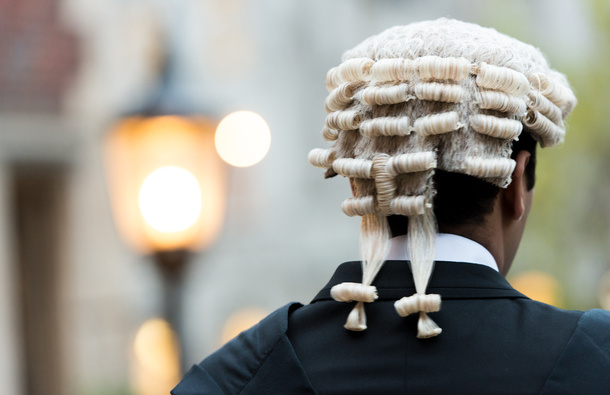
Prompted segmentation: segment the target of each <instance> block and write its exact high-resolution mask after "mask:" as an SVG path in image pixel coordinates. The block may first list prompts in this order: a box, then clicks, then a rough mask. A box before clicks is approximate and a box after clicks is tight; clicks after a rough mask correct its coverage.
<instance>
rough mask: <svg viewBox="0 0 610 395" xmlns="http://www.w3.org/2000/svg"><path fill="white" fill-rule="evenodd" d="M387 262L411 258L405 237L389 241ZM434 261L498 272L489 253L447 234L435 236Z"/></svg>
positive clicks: (473, 243) (472, 242) (461, 238)
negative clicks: (474, 265)
mask: <svg viewBox="0 0 610 395" xmlns="http://www.w3.org/2000/svg"><path fill="white" fill-rule="evenodd" d="M390 243H391V244H390V251H389V253H388V256H387V257H386V259H387V260H397V261H408V260H409V259H410V257H411V254H410V253H409V249H408V246H407V236H398V237H393V238H392V239H390ZM434 260H435V261H445V262H466V263H476V264H479V265H484V266H487V267H490V268H492V269H494V270H495V271H499V270H498V264H497V263H496V260H495V259H494V257H493V256H492V255H491V253H490V252H489V251H488V250H487V249H486V248H485V247H483V246H482V245H480V244H479V243H477V242H476V241H472V240H470V239H467V238H465V237H462V236H458V235H452V234H449V233H439V234H437V235H436V251H435V254H434Z"/></svg>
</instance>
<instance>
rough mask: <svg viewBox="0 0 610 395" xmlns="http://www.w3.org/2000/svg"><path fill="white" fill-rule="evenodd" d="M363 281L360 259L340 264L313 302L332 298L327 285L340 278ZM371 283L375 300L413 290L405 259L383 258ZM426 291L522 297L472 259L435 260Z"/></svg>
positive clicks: (458, 295) (460, 295) (447, 294)
mask: <svg viewBox="0 0 610 395" xmlns="http://www.w3.org/2000/svg"><path fill="white" fill-rule="evenodd" d="M361 281H362V267H361V264H360V262H359V261H355V262H346V263H343V264H341V265H340V266H339V267H338V268H337V270H336V271H335V274H334V275H333V276H332V278H331V279H330V281H329V282H328V284H326V286H325V287H324V288H323V289H322V290H321V291H320V292H319V293H318V294H317V295H316V297H315V298H314V299H313V301H312V303H314V302H317V301H322V300H332V298H331V296H330V289H331V288H332V287H333V286H334V285H337V284H340V283H342V282H356V283H359V282H361ZM373 285H375V286H376V287H377V293H378V295H379V299H378V300H398V299H400V298H402V297H403V296H408V295H411V294H413V293H415V284H414V283H413V275H412V274H411V266H410V262H408V261H392V260H390V261H386V262H385V263H384V265H383V267H382V268H381V270H380V271H379V274H377V277H376V278H375V281H373ZM426 293H428V294H433V293H437V294H440V295H441V298H442V299H495V298H524V299H527V296H525V295H523V294H522V293H520V292H518V291H516V290H515V289H514V288H513V287H511V286H510V284H509V283H508V282H507V281H506V279H504V277H502V275H501V274H499V273H498V272H496V271H495V270H493V269H491V268H489V267H486V266H482V265H473V264H471V263H460V262H435V267H434V271H433V272H432V276H431V278H430V283H429V285H428V288H427V290H426Z"/></svg>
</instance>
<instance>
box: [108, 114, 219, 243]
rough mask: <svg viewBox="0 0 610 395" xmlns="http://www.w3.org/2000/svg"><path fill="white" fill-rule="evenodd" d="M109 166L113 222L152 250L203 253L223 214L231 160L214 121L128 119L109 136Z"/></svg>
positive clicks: (128, 238)
mask: <svg viewBox="0 0 610 395" xmlns="http://www.w3.org/2000/svg"><path fill="white" fill-rule="evenodd" d="M105 148H106V150H105V154H106V168H107V175H108V181H109V192H110V197H111V202H112V206H113V214H114V217H115V222H116V225H117V228H118V230H119V232H120V234H121V235H122V236H123V238H124V239H125V240H126V241H127V242H128V243H129V244H130V245H132V246H133V247H135V248H137V249H138V250H140V251H142V252H144V253H147V252H152V251H163V250H173V249H190V250H197V249H199V248H203V247H205V246H206V245H208V244H209V243H211V242H212V241H213V240H214V239H215V237H216V236H217V235H218V233H219V231H220V228H221V226H222V223H223V219H224V212H225V201H226V175H225V172H226V165H225V164H224V162H223V161H222V160H221V159H220V157H219V156H218V154H217V152H216V149H215V147H214V125H212V124H211V123H210V122H208V121H206V120H203V119H197V120H192V119H187V118H181V117H177V116H160V117H153V118H129V119H126V120H124V121H122V122H121V123H120V124H119V125H117V127H116V128H115V129H114V130H113V131H112V133H110V134H109V135H108V139H107V141H106V147H105Z"/></svg>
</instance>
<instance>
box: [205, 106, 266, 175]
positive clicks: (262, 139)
mask: <svg viewBox="0 0 610 395" xmlns="http://www.w3.org/2000/svg"><path fill="white" fill-rule="evenodd" d="M215 142H216V150H217V151H218V154H219V155H220V157H221V158H222V159H223V160H224V161H225V162H227V163H228V164H230V165H232V166H236V167H248V166H252V165H255V164H257V163H258V162H260V161H261V160H262V159H263V158H264V157H265V155H267V152H269V147H270V146H271V131H270V130H269V125H267V122H265V120H264V119H263V117H261V116H260V115H258V114H257V113H255V112H252V111H236V112H233V113H231V114H229V115H227V116H226V117H225V118H224V119H223V120H222V121H220V124H219V125H218V128H217V129H216V139H215Z"/></svg>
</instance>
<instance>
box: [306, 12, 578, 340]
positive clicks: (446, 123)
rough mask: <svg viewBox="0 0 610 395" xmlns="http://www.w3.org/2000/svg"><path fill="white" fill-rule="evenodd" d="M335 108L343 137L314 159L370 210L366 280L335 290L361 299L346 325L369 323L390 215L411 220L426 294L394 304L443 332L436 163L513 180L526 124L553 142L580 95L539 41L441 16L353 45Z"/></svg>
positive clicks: (351, 202) (350, 204)
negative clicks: (431, 282) (514, 150)
mask: <svg viewBox="0 0 610 395" xmlns="http://www.w3.org/2000/svg"><path fill="white" fill-rule="evenodd" d="M326 86H327V88H328V91H329V92H330V94H329V95H328V98H327V99H326V102H325V108H326V111H327V112H328V113H329V114H328V116H327V118H326V124H325V126H324V128H323V131H322V135H323V137H324V139H325V140H327V141H331V142H333V145H332V146H331V147H330V148H328V149H314V150H312V151H311V152H310V154H309V161H310V162H311V163H312V164H313V165H314V166H317V167H321V168H325V169H326V177H327V178H328V177H332V176H335V175H337V174H339V175H341V176H344V177H349V178H350V179H351V180H352V184H353V187H354V188H353V189H354V196H353V197H351V198H348V199H346V200H345V201H344V202H343V204H342V205H341V209H342V210H343V212H344V213H345V214H347V215H349V216H361V217H362V227H361V239H360V245H361V254H362V265H363V278H362V283H343V284H339V285H337V286H336V287H335V288H333V290H332V292H331V294H332V296H333V298H334V299H336V300H337V301H341V302H357V303H356V305H355V307H354V309H353V310H352V312H351V313H350V314H349V316H348V318H347V322H346V324H345V328H347V329H349V330H356V331H360V330H365V329H366V316H365V310H364V303H372V302H373V301H374V300H375V299H376V297H377V294H376V289H375V287H374V286H373V285H372V283H373V280H374V279H375V276H376V275H377V273H378V271H379V269H380V268H381V266H382V265H383V262H384V259H385V256H386V254H387V252H388V249H389V244H390V243H389V239H390V237H391V235H390V230H389V226H388V221H387V216H388V215H403V216H407V217H408V218H409V221H408V222H409V228H408V240H409V241H408V243H409V249H410V251H411V268H412V272H413V277H414V281H415V287H416V294H414V295H411V296H408V295H405V297H404V298H402V299H400V300H398V301H397V302H396V304H395V307H396V310H397V313H398V314H399V315H401V316H406V315H408V314H414V313H419V323H418V335H417V336H418V337H420V338H427V337H432V336H436V335H438V334H439V333H441V329H440V328H439V327H438V326H437V325H436V324H435V323H434V321H433V320H432V319H431V318H430V317H429V316H428V314H427V313H431V312H436V311H439V310H440V305H441V300H440V296H439V295H427V294H426V287H427V284H428V279H429V278H430V275H431V273H432V270H433V265H434V262H433V258H434V246H435V241H436V232H437V230H436V229H437V225H436V219H435V217H434V213H433V207H432V202H433V198H434V195H435V187H434V184H433V178H432V176H433V174H434V171H435V169H440V170H445V171H448V172H457V173H463V174H467V175H470V176H474V177H478V178H480V179H483V180H485V181H487V182H490V183H492V184H494V185H497V186H499V187H502V188H504V187H506V186H507V185H508V184H510V181H511V174H512V172H513V170H514V167H515V161H514V160H512V159H511V144H512V142H513V140H517V139H518V138H519V135H520V134H521V133H522V131H523V129H524V127H525V128H526V130H527V131H528V132H529V133H531V135H532V136H533V138H534V139H535V140H536V141H538V143H539V144H540V145H541V146H542V147H550V146H554V145H557V144H559V143H560V142H562V141H563V138H564V134H565V127H564V123H563V120H564V119H565V117H566V116H567V115H568V114H569V113H570V112H571V111H572V109H573V108H574V106H575V104H576V98H575V96H574V94H573V93H572V90H571V89H570V86H569V84H568V82H567V80H566V78H565V77H564V76H563V75H562V74H560V73H558V72H556V71H554V70H551V69H550V68H549V66H548V64H547V61H546V60H545V58H544V56H543V55H542V54H541V53H540V51H539V50H537V49H536V48H534V47H532V46H530V45H528V44H524V43H522V42H520V41H518V40H515V39H513V38H511V37H508V36H506V35H503V34H500V33H498V32H497V31H495V30H493V29H487V28H482V27H480V26H478V25H475V24H471V23H464V22H460V21H456V20H449V19H439V20H436V21H427V22H420V23H413V24H410V25H407V26H397V27H393V28H391V29H388V30H386V31H384V32H383V33H381V34H379V35H377V36H373V37H370V38H368V39H367V40H365V41H364V42H362V43H361V44H360V45H358V46H356V47H355V48H354V49H352V50H350V51H347V52H346V53H345V54H344V55H343V58H342V63H341V64H340V65H339V66H337V67H334V68H332V69H331V70H330V71H329V72H328V74H327V77H326Z"/></svg>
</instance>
